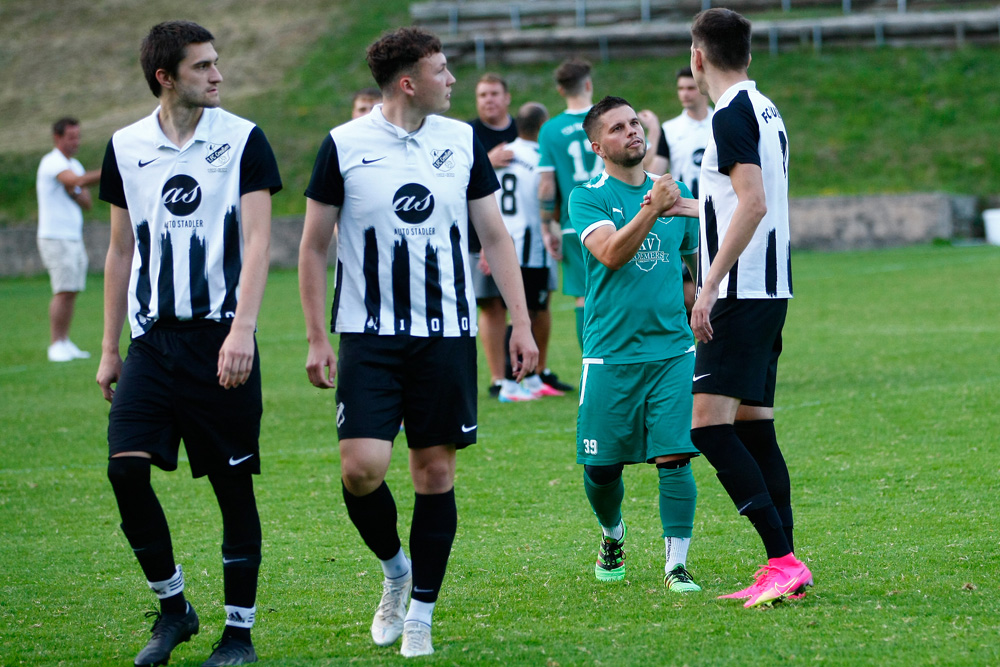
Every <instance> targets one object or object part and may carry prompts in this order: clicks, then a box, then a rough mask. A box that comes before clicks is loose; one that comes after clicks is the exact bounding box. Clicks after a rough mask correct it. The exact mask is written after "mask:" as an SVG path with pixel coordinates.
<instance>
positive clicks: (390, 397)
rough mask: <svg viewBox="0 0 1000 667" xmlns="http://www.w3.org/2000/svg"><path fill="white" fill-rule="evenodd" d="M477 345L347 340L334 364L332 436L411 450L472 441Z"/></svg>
mask: <svg viewBox="0 0 1000 667" xmlns="http://www.w3.org/2000/svg"><path fill="white" fill-rule="evenodd" d="M476 408H477V406H476V339H475V338H472V337H469V336H462V337H456V338H441V337H431V338H420V337H416V336H379V335H375V334H359V333H352V334H351V333H345V334H341V335H340V352H339V354H338V361H337V435H338V436H339V437H340V439H341V440H345V439H349V438H375V439H377V440H388V441H390V442H392V441H393V440H394V439H395V438H396V436H397V435H398V434H399V425H400V423H402V422H404V420H405V425H406V440H407V444H408V445H409V447H410V448H411V449H421V448H425V447H433V446H435V445H455V446H456V447H457V448H459V449H461V448H463V447H467V446H468V445H471V444H472V443H474V442H475V441H476V430H477V428H478V422H477V421H476V419H477V417H476V414H477V412H476Z"/></svg>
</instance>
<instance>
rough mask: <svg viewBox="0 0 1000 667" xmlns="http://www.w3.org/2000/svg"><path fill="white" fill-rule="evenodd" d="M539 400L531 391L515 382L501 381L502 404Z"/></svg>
mask: <svg viewBox="0 0 1000 667" xmlns="http://www.w3.org/2000/svg"><path fill="white" fill-rule="evenodd" d="M537 398H538V396H534V395H533V394H532V393H531V392H530V391H528V390H527V389H525V388H524V387H522V386H521V385H519V384H518V383H516V382H514V381H513V380H501V381H500V402H501V403H521V402H523V401H534V400H536V399H537Z"/></svg>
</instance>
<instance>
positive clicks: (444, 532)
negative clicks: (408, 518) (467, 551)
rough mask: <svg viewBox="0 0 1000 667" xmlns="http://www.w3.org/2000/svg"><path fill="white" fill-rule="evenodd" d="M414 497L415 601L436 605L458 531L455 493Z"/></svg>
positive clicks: (453, 491)
mask: <svg viewBox="0 0 1000 667" xmlns="http://www.w3.org/2000/svg"><path fill="white" fill-rule="evenodd" d="M415 496H416V500H415V501H414V503H413V523H412V524H411V526H410V559H411V560H412V561H413V595H412V597H413V599H414V600H419V601H421V602H436V601H437V598H438V593H439V592H440V591H441V582H443V581H444V572H445V569H446V568H447V567H448V556H449V555H450V554H451V545H452V542H454V541H455V531H456V529H457V527H458V509H457V508H456V506H455V489H454V488H452V489H451V490H450V491H447V492H446V493H435V494H423V493H417V494H415Z"/></svg>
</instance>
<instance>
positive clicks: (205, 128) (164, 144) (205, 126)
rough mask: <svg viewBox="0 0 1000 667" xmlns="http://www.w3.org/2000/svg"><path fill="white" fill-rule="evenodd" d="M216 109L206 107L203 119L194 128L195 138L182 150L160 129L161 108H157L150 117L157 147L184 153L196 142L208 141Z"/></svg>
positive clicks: (202, 115)
mask: <svg viewBox="0 0 1000 667" xmlns="http://www.w3.org/2000/svg"><path fill="white" fill-rule="evenodd" d="M213 111H214V109H210V108H208V107H206V108H205V109H203V110H202V112H201V118H199V119H198V127H196V128H194V136H192V137H191V139H189V140H188V142H187V144H185V145H184V146H182V147H181V148H177V146H176V145H175V144H174V142H172V141H170V139H168V138H167V135H166V134H164V133H163V128H162V127H160V118H159V116H160V107H156V109H154V110H153V113H152V115H150V116H149V119H150V122H151V123H152V124H153V132H154V134H155V137H156V147H157V148H169V149H170V150H173V151H176V152H178V153H183V152H184V151H185V150H187V149H188V148H190V147H191V146H192V145H194V143H195V142H196V141H202V142H204V141H208V139H209V125H210V124H211V116H212V112H213Z"/></svg>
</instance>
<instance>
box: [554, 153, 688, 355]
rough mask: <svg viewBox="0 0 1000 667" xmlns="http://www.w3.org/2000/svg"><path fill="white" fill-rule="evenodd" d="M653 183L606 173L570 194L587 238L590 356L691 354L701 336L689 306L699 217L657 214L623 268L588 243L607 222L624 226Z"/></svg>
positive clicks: (576, 222) (586, 341)
mask: <svg viewBox="0 0 1000 667" xmlns="http://www.w3.org/2000/svg"><path fill="white" fill-rule="evenodd" d="M677 186H678V187H679V188H680V190H681V195H682V196H683V197H691V191H690V190H688V188H687V186H685V185H684V184H683V183H678V184H677ZM652 187H653V179H652V178H650V177H649V176H648V175H647V176H646V182H645V183H643V184H642V185H640V186H632V185H628V184H627V183H623V182H622V181H619V180H618V179H616V178H612V177H611V176H608V174H607V172H604V173H602V174H601V175H600V176H598V177H596V178H594V179H593V180H591V181H590V182H589V183H587V184H585V185H581V186H578V187H576V188H574V189H573V191H572V193H571V195H570V198H569V208H570V217H571V219H572V221H573V227H574V228H575V229H576V232H577V233H578V234H579V235H580V239H581V240H583V241H584V248H583V260H584V263H585V264H586V267H587V293H586V296H585V305H584V323H583V356H584V358H585V359H601V360H603V362H604V363H609V364H633V363H639V362H645V361H659V360H663V359H669V358H671V357H676V356H679V355H682V354H684V353H685V352H687V351H688V350H689V349H690V348H691V346H692V344H693V343H694V338H693V336H692V334H691V328H690V326H689V325H688V319H687V313H686V312H685V310H684V289H683V278H682V272H681V267H682V260H681V256H682V255H691V254H694V253H695V252H697V250H698V219H697V218H681V217H675V218H657V220H656V222H655V223H653V228H652V229H651V230H650V231H649V234H648V235H647V236H646V240H645V241H643V243H642V247H640V248H639V251H638V252H637V253H636V254H635V257H633V258H632V259H631V260H630V261H629V262H628V264H626V265H625V266H623V267H622V268H620V269H618V270H617V271H615V270H612V269H609V268H608V267H606V266H605V265H604V264H601V263H600V262H599V261H597V258H595V257H594V256H593V255H592V254H591V253H590V251H589V250H587V247H586V238H587V234H589V233H590V232H592V231H594V230H595V229H597V228H599V227H601V226H603V225H614V226H615V229H621V228H622V227H624V226H625V225H626V224H627V223H628V222H629V221H630V220H631V219H632V218H634V217H635V216H636V214H637V213H638V212H639V209H640V208H641V205H642V198H643V195H645V194H646V193H647V192H648V191H649V190H650V189H651V188H652Z"/></svg>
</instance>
